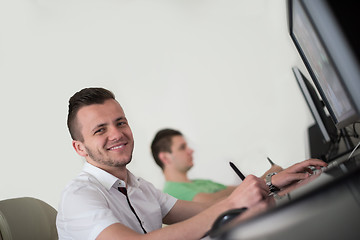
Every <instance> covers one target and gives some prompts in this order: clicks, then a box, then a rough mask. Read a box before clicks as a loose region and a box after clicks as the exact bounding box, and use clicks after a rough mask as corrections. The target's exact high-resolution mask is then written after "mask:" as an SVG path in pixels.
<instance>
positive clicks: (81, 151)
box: [72, 140, 88, 157]
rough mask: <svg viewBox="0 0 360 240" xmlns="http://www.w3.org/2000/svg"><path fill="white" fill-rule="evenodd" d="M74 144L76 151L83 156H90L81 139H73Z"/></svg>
mask: <svg viewBox="0 0 360 240" xmlns="http://www.w3.org/2000/svg"><path fill="white" fill-rule="evenodd" d="M72 145H73V148H74V149H75V151H76V152H77V153H78V154H79V155H80V156H82V157H87V156H88V153H87V151H86V148H85V146H84V144H83V143H82V142H80V141H77V140H73V141H72Z"/></svg>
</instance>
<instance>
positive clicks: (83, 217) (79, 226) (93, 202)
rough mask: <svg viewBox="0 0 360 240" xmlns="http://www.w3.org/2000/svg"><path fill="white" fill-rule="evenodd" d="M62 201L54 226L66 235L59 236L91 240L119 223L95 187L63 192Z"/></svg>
mask: <svg viewBox="0 0 360 240" xmlns="http://www.w3.org/2000/svg"><path fill="white" fill-rule="evenodd" d="M84 196H86V197H84ZM62 200H64V201H61V204H60V206H59V214H58V217H57V223H56V224H57V227H58V231H59V232H61V231H63V232H65V233H66V234H59V235H64V236H69V238H70V239H89V240H90V239H91V240H92V239H96V237H97V236H98V235H99V234H100V233H101V232H102V231H103V230H104V229H105V228H107V227H108V226H110V225H112V224H114V223H117V222H119V221H118V220H117V218H116V217H115V216H114V215H113V213H112V211H111V210H110V208H109V206H108V204H107V201H106V199H105V198H104V197H103V196H102V194H101V192H100V191H99V190H98V189H96V188H95V187H89V186H87V187H86V188H84V187H79V188H71V189H70V190H65V191H64V193H63V197H62Z"/></svg>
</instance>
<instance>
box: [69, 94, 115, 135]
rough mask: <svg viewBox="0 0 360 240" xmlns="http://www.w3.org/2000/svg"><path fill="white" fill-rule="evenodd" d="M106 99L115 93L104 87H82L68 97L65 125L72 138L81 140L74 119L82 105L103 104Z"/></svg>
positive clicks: (111, 97)
mask: <svg viewBox="0 0 360 240" xmlns="http://www.w3.org/2000/svg"><path fill="white" fill-rule="evenodd" d="M108 99H114V100H115V95H114V94H113V93H112V92H111V91H109V90H107V89H104V88H84V89H82V90H80V91H79V92H76V93H75V94H74V95H73V96H72V97H71V98H70V99H69V112H68V118H67V126H68V129H69V132H70V135H71V138H72V139H73V140H79V141H83V140H84V139H83V136H82V134H81V131H80V130H79V126H78V123H77V121H76V115H77V113H78V112H79V110H80V109H81V108H82V107H84V106H89V105H92V104H103V103H104V102H105V101H106V100H108Z"/></svg>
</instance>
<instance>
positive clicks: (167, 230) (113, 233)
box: [97, 175, 269, 240]
mask: <svg viewBox="0 0 360 240" xmlns="http://www.w3.org/2000/svg"><path fill="white" fill-rule="evenodd" d="M268 193H269V190H268V188H267V186H266V184H265V182H264V180H263V179H260V178H257V177H255V176H253V175H249V176H248V177H246V178H245V180H244V181H243V182H242V183H241V184H240V185H239V186H238V187H236V189H235V190H234V191H233V192H232V193H231V194H230V196H229V197H227V198H225V199H223V200H221V201H219V202H217V203H215V204H214V205H212V206H210V207H209V208H206V207H205V205H204V204H201V203H196V202H191V201H182V200H178V201H177V202H176V203H175V205H174V207H173V208H172V209H171V210H170V211H169V213H168V214H167V215H166V216H165V218H164V223H168V224H169V223H175V224H172V225H169V226H166V227H164V228H162V229H159V230H155V231H153V232H150V233H147V234H145V235H144V234H139V233H136V232H134V231H133V230H131V229H130V228H128V227H125V226H124V225H122V224H120V223H115V224H112V225H110V226H109V227H107V228H106V229H105V230H103V231H102V232H101V233H100V234H99V236H98V238H97V239H98V240H107V239H111V240H122V239H126V240H132V239H140V240H141V239H150V240H151V239H169V240H172V239H173V240H176V239H189V240H191V239H200V238H201V237H202V236H203V235H204V234H205V233H206V232H207V231H208V230H209V229H210V228H211V226H212V224H213V222H214V221H215V219H216V218H217V217H218V216H219V215H220V214H221V213H223V212H225V211H227V210H229V209H232V208H241V207H252V206H254V205H255V204H257V203H259V202H263V201H262V200H263V199H266V198H267V196H268ZM205 208H206V209H205ZM189 217H190V218H189Z"/></svg>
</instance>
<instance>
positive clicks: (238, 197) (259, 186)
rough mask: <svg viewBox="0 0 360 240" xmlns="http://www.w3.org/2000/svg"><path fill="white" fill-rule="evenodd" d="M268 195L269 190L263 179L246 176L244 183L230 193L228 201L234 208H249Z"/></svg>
mask: <svg viewBox="0 0 360 240" xmlns="http://www.w3.org/2000/svg"><path fill="white" fill-rule="evenodd" d="M268 195H269V188H268V187H267V186H266V184H265V182H264V180H263V179H261V178H258V177H256V176H254V175H248V176H247V177H246V178H245V179H244V181H243V182H242V183H241V184H240V185H239V186H238V187H237V188H236V189H235V190H234V191H233V192H232V193H231V195H230V196H229V200H230V199H231V201H232V202H233V203H234V204H235V205H234V207H237V208H240V207H247V208H250V207H252V206H254V205H256V204H257V203H259V202H261V201H262V200H264V199H266V198H267V196H268Z"/></svg>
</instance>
